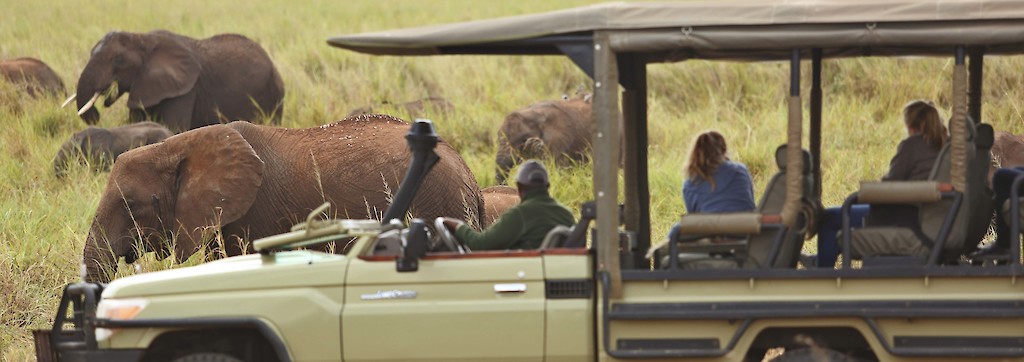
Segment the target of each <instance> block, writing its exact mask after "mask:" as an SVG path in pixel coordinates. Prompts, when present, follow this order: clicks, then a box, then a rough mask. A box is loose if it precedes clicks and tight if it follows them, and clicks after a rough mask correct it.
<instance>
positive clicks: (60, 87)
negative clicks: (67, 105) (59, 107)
mask: <svg viewBox="0 0 1024 362" xmlns="http://www.w3.org/2000/svg"><path fill="white" fill-rule="evenodd" d="M0 76H2V77H3V78H4V79H6V81H7V82H10V83H13V84H15V85H17V86H19V87H25V92H26V93H28V95H30V96H32V97H38V96H43V95H47V96H63V94H64V81H63V80H61V79H60V76H59V75H57V72H54V71H53V69H52V68H50V66H48V65H46V63H43V61H42V60H39V59H36V58H28V57H24V58H17V59H11V60H4V61H0Z"/></svg>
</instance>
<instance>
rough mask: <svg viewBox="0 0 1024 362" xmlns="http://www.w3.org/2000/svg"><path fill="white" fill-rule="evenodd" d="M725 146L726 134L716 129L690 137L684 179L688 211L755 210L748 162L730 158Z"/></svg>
mask: <svg viewBox="0 0 1024 362" xmlns="http://www.w3.org/2000/svg"><path fill="white" fill-rule="evenodd" d="M728 150H729V149H728V147H727V146H726V144H725V137H723V136H722V134H721V133H718V132H716V131H707V132H704V133H701V134H700V135H698V136H697V138H696V139H695V140H694V141H693V151H692V152H691V153H690V160H689V162H688V164H687V165H686V181H684V182H683V202H684V203H685V204H686V211H687V212H690V213H698V212H700V213H721V212H747V211H753V210H754V182H753V179H751V177H750V172H749V171H748V170H747V166H745V165H743V164H742V163H739V162H736V161H732V160H730V159H729V156H728Z"/></svg>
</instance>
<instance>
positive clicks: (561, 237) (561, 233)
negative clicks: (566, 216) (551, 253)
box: [540, 225, 576, 250]
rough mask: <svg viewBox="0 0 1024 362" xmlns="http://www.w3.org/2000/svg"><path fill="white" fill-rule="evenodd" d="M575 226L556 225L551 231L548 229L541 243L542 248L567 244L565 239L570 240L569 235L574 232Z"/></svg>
mask: <svg viewBox="0 0 1024 362" xmlns="http://www.w3.org/2000/svg"><path fill="white" fill-rule="evenodd" d="M575 227H576V226H575V225H573V226H572V227H569V226H565V225H555V227H554V228H552V229H551V231H548V233H547V234H545V235H544V241H542V242H541V243H540V250H544V249H549V248H559V247H562V245H564V244H565V241H566V240H569V235H571V234H572V229H573V228H575Z"/></svg>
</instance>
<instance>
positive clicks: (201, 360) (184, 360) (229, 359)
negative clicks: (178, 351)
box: [172, 352, 243, 362]
mask: <svg viewBox="0 0 1024 362" xmlns="http://www.w3.org/2000/svg"><path fill="white" fill-rule="evenodd" d="M172 362H243V361H242V360H240V359H238V358H235V357H234V356H231V355H227V354H223V353H207V352H204V353H193V354H190V355H187V356H183V357H180V358H178V359H175V360H174V361H172Z"/></svg>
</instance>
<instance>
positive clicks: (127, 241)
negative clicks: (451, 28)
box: [83, 115, 483, 281]
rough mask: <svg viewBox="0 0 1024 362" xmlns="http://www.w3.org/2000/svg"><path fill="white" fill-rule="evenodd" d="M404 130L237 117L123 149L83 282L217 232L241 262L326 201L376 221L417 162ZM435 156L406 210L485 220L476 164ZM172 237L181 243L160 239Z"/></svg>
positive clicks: (368, 118) (376, 122)
mask: <svg viewBox="0 0 1024 362" xmlns="http://www.w3.org/2000/svg"><path fill="white" fill-rule="evenodd" d="M408 130H409V125H408V124H407V123H406V122H404V121H402V120H400V119H397V118H394V117H390V116H384V115H364V116H358V117H351V118H346V119H344V120H342V121H339V122H337V123H334V124H329V125H324V126H320V127H316V128H308V129H285V128H277V127H269V126H260V125H254V124H250V123H247V122H232V123H230V124H225V125H213V126H207V127H202V128H199V129H195V130H192V131H189V132H185V133H182V134H178V135H175V136H173V137H171V138H168V139H166V140H165V141H164V142H162V143H158V144H153V145H149V146H145V147H141V148H136V149H134V150H131V151H128V152H125V153H124V154H122V155H121V156H120V157H118V159H117V162H115V163H114V166H113V168H112V169H111V172H110V177H109V179H108V181H107V186H106V190H105V191H104V193H103V196H102V197H101V198H100V202H99V206H98V208H97V210H96V216H95V218H94V219H93V223H92V226H91V228H90V230H89V235H88V237H87V239H86V243H85V250H84V252H83V254H84V256H83V263H84V264H85V271H86V275H85V279H86V280H89V281H105V280H108V279H109V275H110V274H109V271H110V270H112V269H113V267H114V266H116V263H117V261H118V260H119V258H120V257H125V261H126V262H128V263H132V262H134V261H135V259H136V258H137V257H138V253H139V250H137V248H136V247H135V246H136V245H141V247H142V249H143V251H156V252H157V253H158V256H160V257H164V256H167V255H169V254H171V253H172V252H173V254H174V255H175V257H176V258H177V259H176V260H177V261H179V262H180V261H183V260H185V259H187V258H188V257H189V256H191V255H192V254H193V253H195V252H196V251H197V250H198V249H199V248H200V247H201V246H204V245H206V244H207V243H208V242H210V241H211V240H212V236H213V234H214V232H217V231H219V232H220V235H221V236H223V240H224V241H225V242H224V249H223V251H224V252H225V253H226V254H227V255H237V254H240V253H242V252H244V251H247V246H243V245H242V244H241V242H242V241H243V240H244V241H251V240H253V239H256V238H260V237H265V236H269V235H274V234H278V233H282V232H287V231H288V230H289V229H290V227H291V226H292V225H293V224H295V223H297V222H299V221H301V220H304V219H305V217H306V215H308V214H309V213H310V212H311V211H312V210H313V209H315V208H316V207H317V206H319V205H320V204H322V203H323V202H324V201H329V202H330V203H331V210H329V211H328V215H330V216H331V217H338V218H356V219H363V218H379V217H381V215H380V214H381V213H383V212H384V210H386V209H387V206H388V203H389V199H390V195H391V194H392V193H394V192H396V191H397V188H398V186H399V184H400V182H401V181H402V178H403V177H404V175H405V171H406V168H407V167H408V164H409V160H410V158H411V154H410V152H409V150H408V148H407V146H406V142H405V139H404V136H405V134H406V132H408ZM435 152H437V154H438V156H440V157H441V159H440V161H439V162H438V163H437V165H436V166H434V168H433V169H432V170H431V172H430V173H429V174H428V175H427V177H426V179H425V180H424V184H423V185H422V187H421V188H420V192H419V193H418V195H416V197H415V198H414V199H413V201H412V205H411V208H410V213H411V214H412V215H414V216H415V217H420V218H425V219H432V218H435V217H438V216H449V217H456V218H463V219H466V220H470V222H473V223H475V224H476V225H479V222H480V213H481V209H482V207H483V200H482V198H481V195H480V189H479V186H477V183H476V179H475V178H474V176H473V174H472V173H471V172H470V170H469V167H468V166H466V163H465V162H464V161H463V160H462V158H460V157H459V154H458V153H457V152H456V151H455V150H454V149H452V148H451V146H449V145H448V144H447V143H445V142H443V141H441V142H439V143H438V145H437V148H436V149H435ZM168 236H171V237H172V238H173V240H174V242H173V243H167V242H163V240H164V238H166V237H168ZM136 242H138V243H136ZM169 244H173V246H172V245H169Z"/></svg>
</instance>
